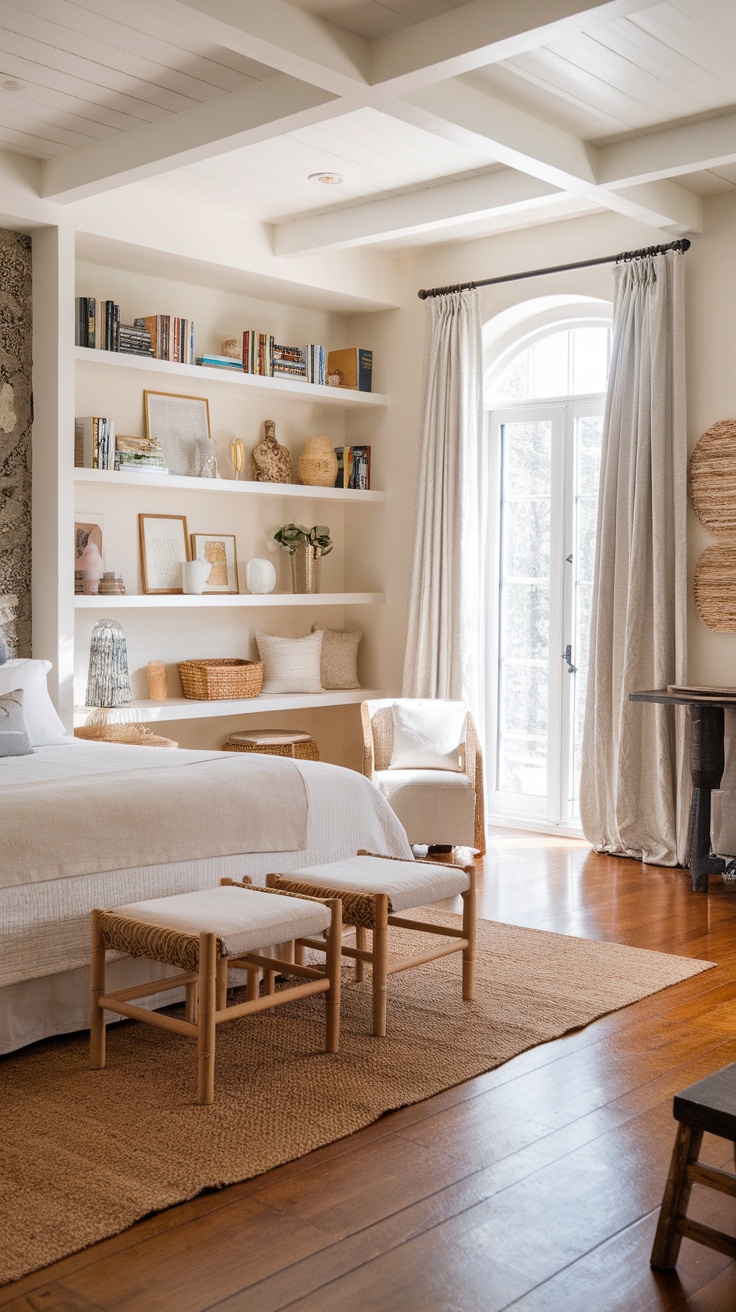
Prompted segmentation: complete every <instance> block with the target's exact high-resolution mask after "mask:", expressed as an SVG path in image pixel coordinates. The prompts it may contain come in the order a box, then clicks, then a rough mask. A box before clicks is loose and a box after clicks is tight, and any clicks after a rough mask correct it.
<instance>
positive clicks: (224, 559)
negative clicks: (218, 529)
mask: <svg viewBox="0 0 736 1312" xmlns="http://www.w3.org/2000/svg"><path fill="white" fill-rule="evenodd" d="M191 542H192V560H209V561H211V563H212V569H211V571H210V577H209V578H208V580H207V582H206V583H205V585H204V590H205V593H213V592H218V593H237V592H239V591H240V588H239V586H238V552H237V547H236V544H235V534H234V533H192V536H191ZM210 579H212V580H213V581H212V582H210Z"/></svg>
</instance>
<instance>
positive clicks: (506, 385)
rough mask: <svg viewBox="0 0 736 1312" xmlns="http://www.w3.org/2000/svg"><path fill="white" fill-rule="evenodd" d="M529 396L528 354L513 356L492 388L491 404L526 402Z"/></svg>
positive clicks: (523, 352) (525, 352)
mask: <svg viewBox="0 0 736 1312" xmlns="http://www.w3.org/2000/svg"><path fill="white" fill-rule="evenodd" d="M528 396H529V352H528V350H524V351H520V352H519V354H518V355H515V356H514V358H513V360H512V361H511V363H510V364H508V365H507V366H506V368H505V369H504V371H503V373H502V374H501V375H500V376H499V377H498V378H497V379H496V383H495V386H494V388H493V404H494V405H496V406H498V405H505V404H506V403H507V402H508V401H526V399H527V397H528Z"/></svg>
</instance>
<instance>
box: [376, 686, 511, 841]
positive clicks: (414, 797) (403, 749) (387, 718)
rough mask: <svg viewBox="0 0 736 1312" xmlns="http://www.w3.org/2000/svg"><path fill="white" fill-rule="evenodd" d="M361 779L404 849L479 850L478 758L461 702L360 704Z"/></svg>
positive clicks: (390, 700) (477, 747)
mask: <svg viewBox="0 0 736 1312" xmlns="http://www.w3.org/2000/svg"><path fill="white" fill-rule="evenodd" d="M360 713H361V717H362V721H363V774H364V775H365V776H366V778H368V779H370V780H371V781H372V782H373V783H374V784H375V785H376V787H377V788H378V789H379V790H380V792H381V793H383V796H384V797H385V798H386V801H387V802H388V804H389V806H390V807H391V808H392V810H393V811H395V813H396V815H397V816H398V818H399V820H400V821H401V823H402V825H403V826H404V828H405V830H406V833H407V837H408V839H409V842H410V843H412V844H419V843H422V844H425V843H426V844H428V845H429V846H444V845H448V844H449V845H450V846H452V847H473V848H475V849H476V851H477V852H479V853H480V855H481V856H482V855H484V853H485V850H486V841H485V816H484V806H483V758H482V754H481V748H480V743H479V740H478V734H477V731H476V728H475V724H474V723H473V717H472V715H471V714H470V711H469V710H468V708H467V706H466V705H465V703H464V702H457V701H443V700H439V699H437V700H433V699H429V698H414V697H401V698H395V697H392V698H386V699H383V700H381V701H370V702H362V703H361V707H360Z"/></svg>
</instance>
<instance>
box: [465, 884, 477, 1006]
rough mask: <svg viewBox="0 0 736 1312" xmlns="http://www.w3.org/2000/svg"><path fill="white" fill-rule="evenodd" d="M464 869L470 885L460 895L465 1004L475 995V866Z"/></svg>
mask: <svg viewBox="0 0 736 1312" xmlns="http://www.w3.org/2000/svg"><path fill="white" fill-rule="evenodd" d="M465 869H466V870H467V872H468V875H469V876H470V884H469V885H468V888H467V891H466V892H465V893H463V895H462V898H463V938H466V939H467V940H468V946H467V947H466V948H463V998H464V1000H465V1001H466V1002H472V1001H473V997H474V994H475V926H476V894H475V866H466V867H465Z"/></svg>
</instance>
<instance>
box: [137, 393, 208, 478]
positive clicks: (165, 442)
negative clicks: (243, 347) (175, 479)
mask: <svg viewBox="0 0 736 1312" xmlns="http://www.w3.org/2000/svg"><path fill="white" fill-rule="evenodd" d="M143 411H144V415H145V421H146V437H147V438H149V439H153V440H154V441H156V442H158V443H159V445H160V446H161V449H162V450H163V453H164V456H165V458H166V464H167V466H168V470H169V473H170V474H184V475H185V476H187V477H190V478H196V477H197V476H198V473H199V470H198V468H197V450H198V444H199V442H201V441H203V440H204V439H205V438H207V439H208V440H209V438H210V403H209V401H208V400H207V397H206V396H187V395H186V394H184V393H181V392H151V391H144V393H143Z"/></svg>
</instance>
